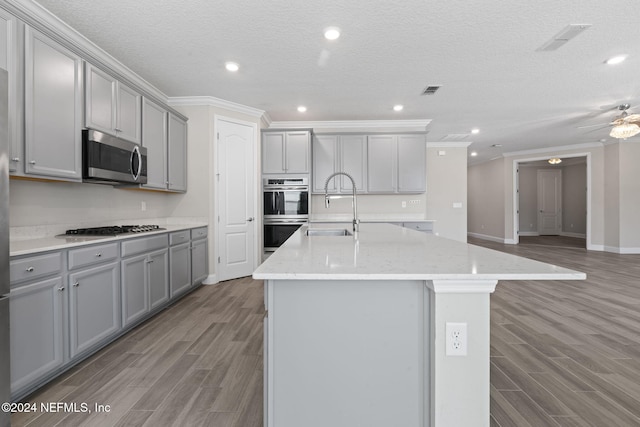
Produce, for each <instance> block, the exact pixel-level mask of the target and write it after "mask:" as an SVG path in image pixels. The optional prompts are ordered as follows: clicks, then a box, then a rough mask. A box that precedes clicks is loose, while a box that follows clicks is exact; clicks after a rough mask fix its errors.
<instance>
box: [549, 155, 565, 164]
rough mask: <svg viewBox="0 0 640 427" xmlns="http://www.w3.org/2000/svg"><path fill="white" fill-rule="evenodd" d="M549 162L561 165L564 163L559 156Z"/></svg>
mask: <svg viewBox="0 0 640 427" xmlns="http://www.w3.org/2000/svg"><path fill="white" fill-rule="evenodd" d="M547 161H548V162H549V164H551V165H559V164H560V163H562V159H560V158H558V157H554V158H552V159H549V160H547Z"/></svg>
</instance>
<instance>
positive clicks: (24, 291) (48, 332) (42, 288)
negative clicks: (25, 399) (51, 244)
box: [9, 276, 66, 394]
mask: <svg viewBox="0 0 640 427" xmlns="http://www.w3.org/2000/svg"><path fill="white" fill-rule="evenodd" d="M65 292H66V289H65V287H64V286H63V285H62V277H61V276H56V277H52V278H49V279H45V280H40V281H37V282H31V283H26V284H24V285H22V286H18V287H15V288H12V289H11V293H10V299H9V302H10V307H11V308H10V314H11V318H10V327H11V329H10V340H11V392H12V393H13V394H15V393H17V392H20V391H21V390H24V389H25V388H27V387H29V386H30V385H32V384H34V383H37V382H38V381H39V380H40V379H41V378H43V377H46V376H47V375H48V374H49V373H51V372H53V371H55V370H56V369H58V368H60V367H61V366H62V365H63V364H64V344H65V337H66V334H65V333H64V311H65V299H66V296H65Z"/></svg>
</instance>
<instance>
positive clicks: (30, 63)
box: [24, 26, 83, 181]
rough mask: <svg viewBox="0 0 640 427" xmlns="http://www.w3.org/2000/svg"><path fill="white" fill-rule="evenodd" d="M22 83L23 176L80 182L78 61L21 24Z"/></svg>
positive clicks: (54, 43)
mask: <svg viewBox="0 0 640 427" xmlns="http://www.w3.org/2000/svg"><path fill="white" fill-rule="evenodd" d="M52 70H55V78H51V76H52ZM24 85H25V86H24V94H25V98H24V111H25V117H24V120H25V123H24V132H25V133H24V135H25V160H26V165H25V173H26V174H27V175H37V176H44V177H53V178H56V179H61V180H69V181H81V180H82V169H81V168H82V158H81V157H82V148H81V144H82V135H81V129H82V117H83V112H82V60H81V59H80V57H79V56H78V55H76V54H74V53H73V52H71V51H70V50H68V49H66V48H64V47H62V46H61V45H60V44H58V43H56V42H55V41H53V40H51V39H50V38H49V37H47V36H45V35H44V34H42V33H40V32H38V31H36V30H34V29H32V28H30V27H28V26H25V82H24Z"/></svg>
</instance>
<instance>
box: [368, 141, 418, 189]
mask: <svg viewBox="0 0 640 427" xmlns="http://www.w3.org/2000/svg"><path fill="white" fill-rule="evenodd" d="M426 150H427V146H426V141H425V137H424V135H369V137H368V141H367V162H368V170H367V184H368V191H369V193H424V192H425V191H426V177H427V172H426V164H427V157H426Z"/></svg>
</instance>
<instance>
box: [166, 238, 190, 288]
mask: <svg viewBox="0 0 640 427" xmlns="http://www.w3.org/2000/svg"><path fill="white" fill-rule="evenodd" d="M190 246H191V243H190V242H189V241H187V242H186V243H182V244H179V245H176V246H171V247H170V248H169V265H170V267H169V270H170V275H171V277H170V279H169V284H170V288H171V298H172V299H173V298H175V297H176V296H178V295H180V294H181V293H183V292H186V291H187V290H188V289H189V288H190V287H191V250H190Z"/></svg>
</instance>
